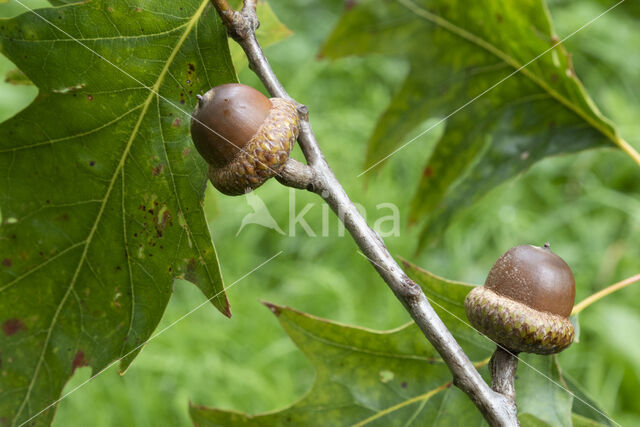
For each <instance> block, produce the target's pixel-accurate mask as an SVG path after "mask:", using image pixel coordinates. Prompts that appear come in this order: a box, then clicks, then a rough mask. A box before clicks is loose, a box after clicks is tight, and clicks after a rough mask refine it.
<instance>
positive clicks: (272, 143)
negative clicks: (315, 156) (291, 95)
mask: <svg viewBox="0 0 640 427" xmlns="http://www.w3.org/2000/svg"><path fill="white" fill-rule="evenodd" d="M191 138H192V139H193V142H194V144H195V146H196V148H197V150H198V152H199V153H200V155H201V156H202V157H203V158H204V159H205V160H206V161H207V163H208V164H209V171H208V173H207V175H208V177H209V179H210V180H211V182H212V183H213V185H214V187H216V188H217V189H218V190H219V191H220V192H222V193H224V194H228V195H232V196H235V195H240V194H244V193H248V192H249V191H251V190H254V189H256V188H258V187H259V186H261V185H262V184H263V183H264V182H265V181H266V180H267V179H269V178H271V177H272V176H274V175H277V174H278V173H279V172H280V171H281V170H282V168H283V167H284V164H285V162H286V161H287V159H288V158H289V153H290V152H291V150H292V149H293V146H294V144H295V141H296V139H297V138H298V114H297V111H296V106H295V104H294V103H293V102H292V101H289V100H286V99H282V98H271V99H269V98H267V97H266V96H264V95H263V94H262V93H260V92H258V91H257V90H255V89H254V88H252V87H249V86H246V85H242V84H237V83H231V84H224V85H220V86H216V87H214V88H212V89H210V90H209V91H208V92H207V93H205V94H204V95H203V96H199V97H198V105H197V106H196V108H195V110H194V112H193V116H192V119H191Z"/></svg>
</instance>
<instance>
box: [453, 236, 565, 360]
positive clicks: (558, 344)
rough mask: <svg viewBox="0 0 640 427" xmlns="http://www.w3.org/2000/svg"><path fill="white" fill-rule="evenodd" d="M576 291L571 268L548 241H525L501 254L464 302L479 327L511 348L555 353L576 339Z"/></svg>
mask: <svg viewBox="0 0 640 427" xmlns="http://www.w3.org/2000/svg"><path fill="white" fill-rule="evenodd" d="M575 294H576V288H575V281H574V278H573V273H572V272H571V269H570V268H569V266H568V265H567V263H565V262H564V261H563V260H562V258H560V257H559V256H557V255H556V254H554V253H553V252H551V249H549V244H545V245H544V247H538V246H532V245H522V246H516V247H515V248H511V249H509V250H508V251H507V252H505V253H504V255H502V256H501V257H500V258H498V261H496V263H495V264H494V265H493V267H492V268H491V271H490V272H489V276H488V277H487V280H486V281H485V284H484V286H479V287H477V288H475V289H473V290H472V291H471V292H469V294H468V295H467V297H466V299H465V301H464V306H465V310H466V312H467V317H468V318H469V320H470V321H471V324H472V325H473V326H474V327H475V328H476V329H477V330H478V331H480V332H482V333H483V334H485V335H486V336H488V337H489V338H491V339H492V340H493V341H495V342H496V343H498V344H500V345H502V346H504V347H505V348H506V349H508V350H510V351H511V352H514V353H517V352H521V351H524V352H527V353H537V354H552V353H558V352H560V351H562V350H564V349H565V348H567V347H568V346H569V345H570V344H571V343H572V342H573V337H574V330H573V325H572V324H571V322H570V321H569V315H570V314H571V310H572V309H573V303H574V299H575Z"/></svg>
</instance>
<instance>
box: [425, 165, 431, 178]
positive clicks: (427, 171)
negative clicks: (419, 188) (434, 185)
mask: <svg viewBox="0 0 640 427" xmlns="http://www.w3.org/2000/svg"><path fill="white" fill-rule="evenodd" d="M422 176H424V177H427V178H430V177H432V176H433V169H431V168H430V167H429V166H427V167H426V168H424V171H422Z"/></svg>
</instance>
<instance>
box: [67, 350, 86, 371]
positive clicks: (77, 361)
mask: <svg viewBox="0 0 640 427" xmlns="http://www.w3.org/2000/svg"><path fill="white" fill-rule="evenodd" d="M87 365H89V361H88V360H87V359H85V358H84V351H82V350H78V351H77V352H76V355H75V356H74V358H73V362H71V373H73V372H75V371H76V368H82V367H83V366H87Z"/></svg>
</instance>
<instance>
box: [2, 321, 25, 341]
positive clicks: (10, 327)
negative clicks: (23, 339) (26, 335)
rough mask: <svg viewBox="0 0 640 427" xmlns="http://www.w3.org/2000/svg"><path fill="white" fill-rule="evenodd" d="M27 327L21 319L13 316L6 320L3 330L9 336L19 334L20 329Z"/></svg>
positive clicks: (23, 329)
mask: <svg viewBox="0 0 640 427" xmlns="http://www.w3.org/2000/svg"><path fill="white" fill-rule="evenodd" d="M26 329H27V327H26V326H25V325H24V323H22V321H21V320H20V319H16V318H11V319H7V320H5V321H4V323H3V324H2V332H4V334H5V335H6V336H8V337H10V336H11V335H14V334H17V333H18V332H20V331H25V330H26Z"/></svg>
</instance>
